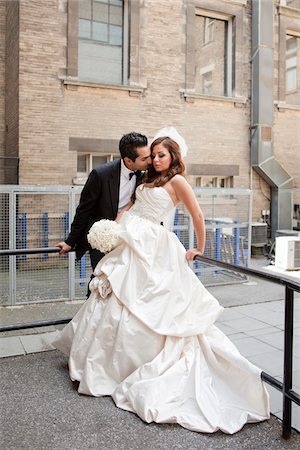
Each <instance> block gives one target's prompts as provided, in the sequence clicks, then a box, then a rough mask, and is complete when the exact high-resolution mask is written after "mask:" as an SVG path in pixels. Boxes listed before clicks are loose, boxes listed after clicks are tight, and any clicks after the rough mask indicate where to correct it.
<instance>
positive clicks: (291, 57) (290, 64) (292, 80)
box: [285, 35, 300, 103]
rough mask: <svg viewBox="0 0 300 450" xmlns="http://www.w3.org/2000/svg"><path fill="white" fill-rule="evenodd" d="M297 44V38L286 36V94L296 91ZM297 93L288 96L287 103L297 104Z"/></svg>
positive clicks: (297, 69) (299, 40)
mask: <svg viewBox="0 0 300 450" xmlns="http://www.w3.org/2000/svg"><path fill="white" fill-rule="evenodd" d="M298 42H300V38H298V37H297V36H291V35H286V56H285V86H286V92H287V93H288V92H290V91H297V85H298V80H297V78H298V72H299V68H298V67H297V66H298V55H297V50H298ZM298 97H299V96H298V95H297V92H296V93H295V95H292V94H289V100H288V101H289V102H291V103H299V98H298Z"/></svg>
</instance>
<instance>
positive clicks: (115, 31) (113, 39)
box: [109, 25, 122, 45]
mask: <svg viewBox="0 0 300 450" xmlns="http://www.w3.org/2000/svg"><path fill="white" fill-rule="evenodd" d="M109 43H110V44H112V45H122V27H117V26H116V25H110V27H109Z"/></svg>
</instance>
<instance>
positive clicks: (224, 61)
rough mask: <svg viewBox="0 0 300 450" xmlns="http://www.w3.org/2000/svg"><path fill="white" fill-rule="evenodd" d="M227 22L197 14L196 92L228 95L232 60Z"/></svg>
mask: <svg viewBox="0 0 300 450" xmlns="http://www.w3.org/2000/svg"><path fill="white" fill-rule="evenodd" d="M227 27H228V25H227V22H226V21H225V20H219V19H212V18H210V17H204V16H199V15H197V16H196V35H197V37H198V39H197V40H196V60H195V65H196V71H195V73H196V77H195V89H196V92H198V93H200V94H206V95H219V96H224V95H228V86H227V84H228V82H227V80H228V79H229V76H230V73H229V71H231V70H232V61H229V60H228V57H227V51H226V50H225V49H226V48H227V45H228V36H227ZM208 43H209V45H207V44H208Z"/></svg>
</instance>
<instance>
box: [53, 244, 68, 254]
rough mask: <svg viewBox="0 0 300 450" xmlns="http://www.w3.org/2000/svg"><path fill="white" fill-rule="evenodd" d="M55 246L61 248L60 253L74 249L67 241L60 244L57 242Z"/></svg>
mask: <svg viewBox="0 0 300 450" xmlns="http://www.w3.org/2000/svg"><path fill="white" fill-rule="evenodd" d="M55 247H59V248H60V252H59V255H64V254H65V253H68V252H69V251H70V250H71V249H72V247H71V246H70V245H68V244H66V243H65V242H59V243H58V244H56V246H55Z"/></svg>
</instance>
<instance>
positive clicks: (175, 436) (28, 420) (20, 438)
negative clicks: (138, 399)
mask: <svg viewBox="0 0 300 450" xmlns="http://www.w3.org/2000/svg"><path fill="white" fill-rule="evenodd" d="M1 373H2V376H1V390H2V392H1V399H2V408H1V448H2V449H4V450H19V449H26V450H27V449H28V450H42V449H45V450H62V449H63V450H67V449H70V450H86V449H93V450H94V449H109V450H114V449H116V450H117V449H118V450H121V449H126V450H141V449H145V450H148V449H149V450H150V449H151V450H160V449H161V450H170V449H172V450H173V449H174V450H175V449H176V450H177V449H184V450H194V449H195V450H196V449H198V450H199V449H205V450H212V449H224V450H241V449H246V450H250V449H251V450H260V449H261V450H262V449H264V450H265V449H268V450H277V449H278V450H284V449H290V450H294V449H299V447H300V436H299V434H296V433H293V435H292V438H291V439H290V440H289V441H284V440H283V439H282V438H281V423H280V421H279V420H278V419H276V418H275V417H272V418H271V419H270V420H268V421H265V422H262V423H260V424H249V425H246V426H245V427H244V428H243V430H242V431H240V432H239V433H236V434H235V435H232V436H230V435H226V434H223V433H221V432H217V433H214V434H212V435H209V434H200V433H194V432H191V431H188V430H185V429H184V428H182V427H180V426H179V425H173V424H164V425H162V424H159V425H158V424H153V423H152V424H146V423H144V422H143V421H142V420H141V419H139V418H138V417H137V416H136V415H135V414H132V413H129V412H126V411H123V410H121V409H118V408H116V406H115V405H114V403H113V401H112V400H111V398H110V397H102V398H94V397H87V396H84V395H78V393H77V391H76V383H72V382H71V381H70V379H69V377H68V369H67V359H66V358H65V357H64V356H63V355H62V354H61V353H59V352H58V351H52V352H46V353H35V354H30V355H27V356H21V357H20V356H18V357H11V358H3V359H2V360H1Z"/></svg>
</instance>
